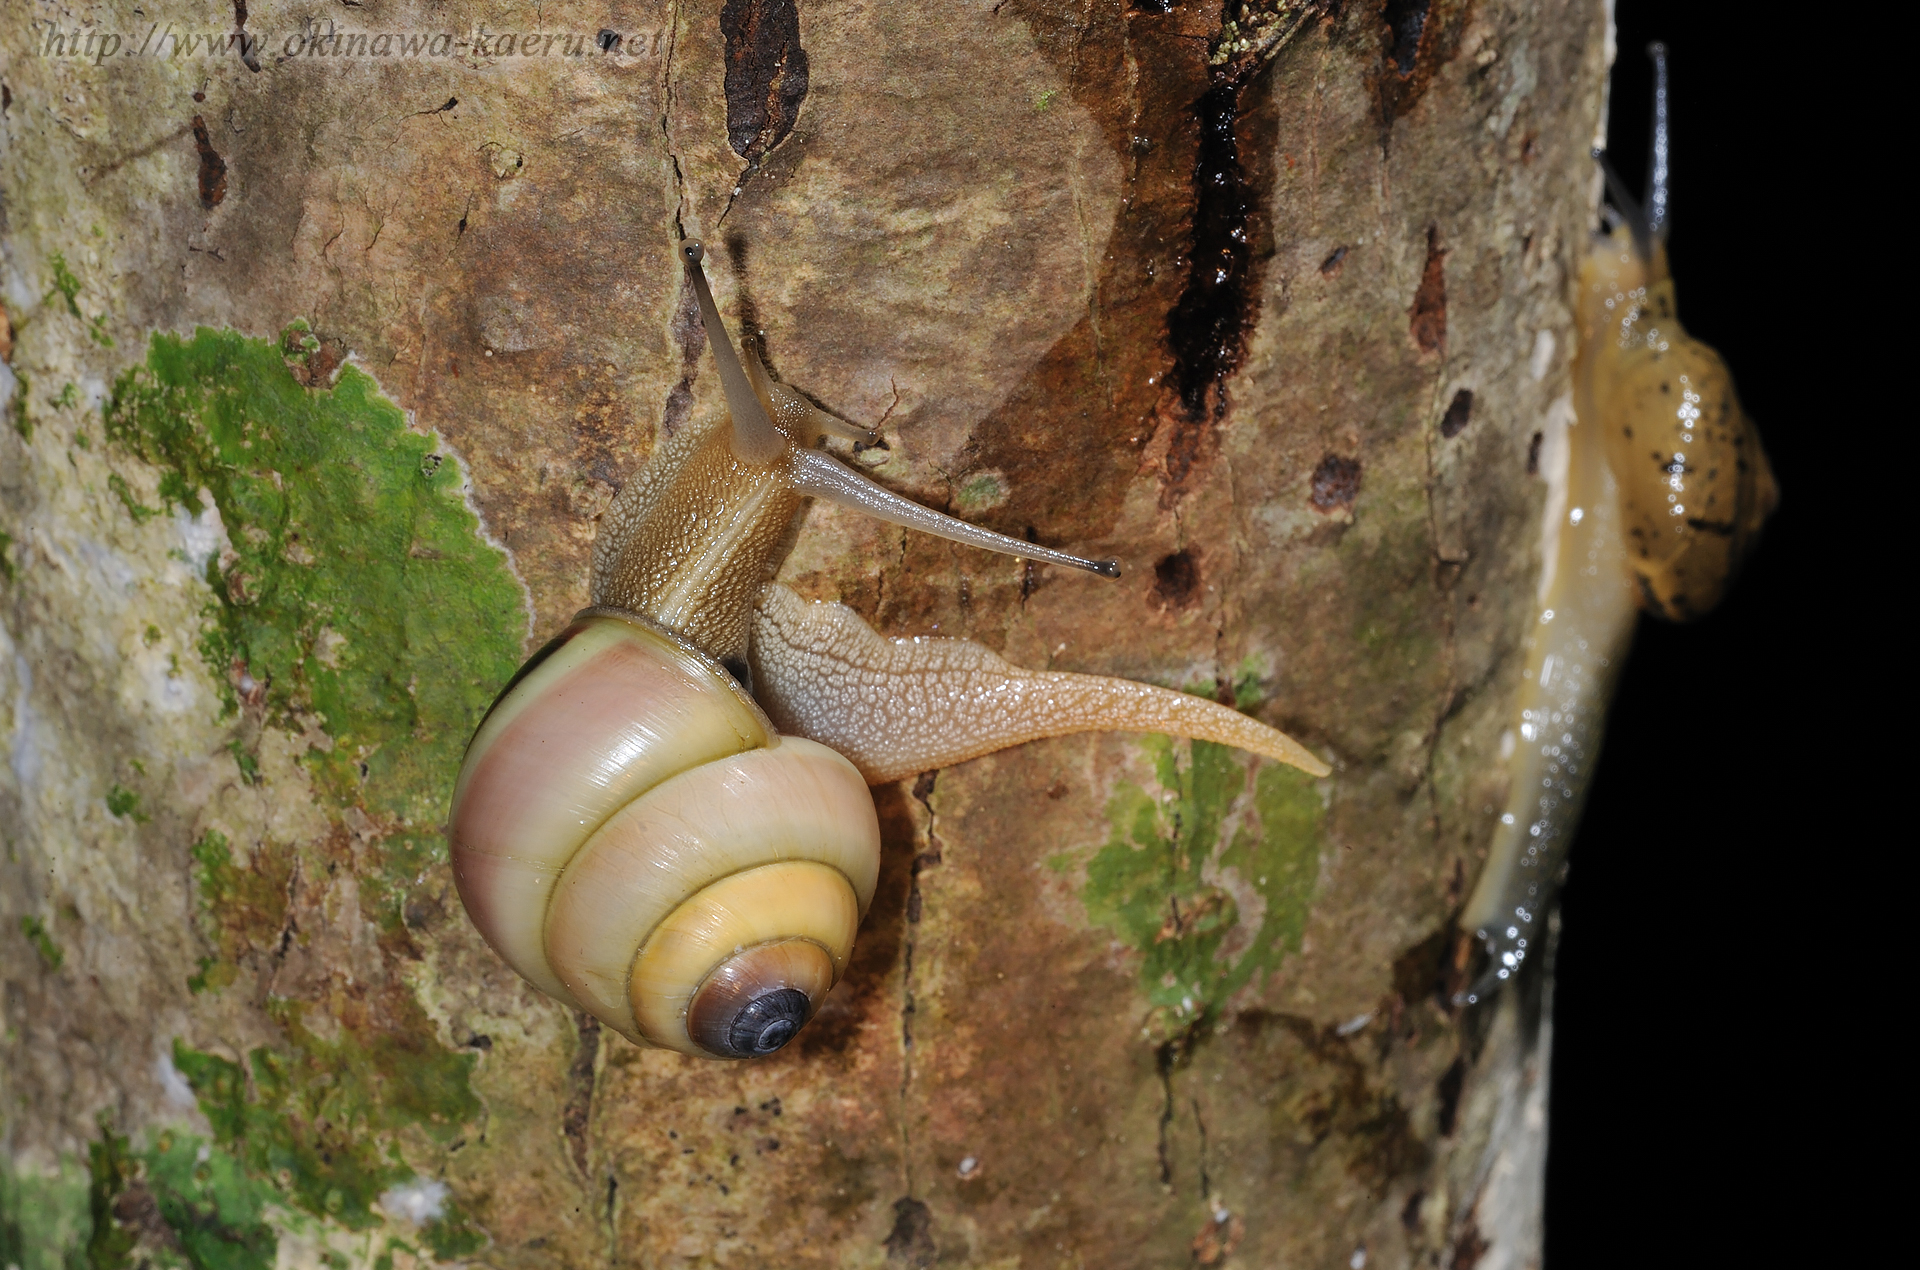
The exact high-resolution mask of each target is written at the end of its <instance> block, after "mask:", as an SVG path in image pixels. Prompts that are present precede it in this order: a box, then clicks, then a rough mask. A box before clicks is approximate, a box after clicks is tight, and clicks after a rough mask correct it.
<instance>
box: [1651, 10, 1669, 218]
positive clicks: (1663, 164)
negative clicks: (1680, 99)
mask: <svg viewBox="0 0 1920 1270" xmlns="http://www.w3.org/2000/svg"><path fill="white" fill-rule="evenodd" d="M1647 56H1648V57H1650V58H1652V59H1653V144H1652V145H1651V146H1650V147H1648V150H1647V233H1648V234H1650V235H1652V236H1653V238H1654V239H1656V240H1663V239H1665V238H1666V236H1667V145H1668V142H1667V46H1666V45H1664V44H1662V43H1660V42H1659V41H1657V40H1656V41H1654V42H1653V43H1652V44H1649V45H1647Z"/></svg>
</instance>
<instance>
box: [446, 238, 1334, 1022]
mask: <svg viewBox="0 0 1920 1270" xmlns="http://www.w3.org/2000/svg"><path fill="white" fill-rule="evenodd" d="M681 254H682V260H683V263H684V264H685V267H686V277H687V283H688V285H689V287H690V288H691V289H692V291H693V293H694V295H695V298H696V300H697V301H698V303H699V306H700V311H701V316H702V320H703V322H704V324H705V326H706V330H707V334H708V339H709V343H710V345H711V347H712V351H713V357H714V361H715V364H716V366H717V367H718V369H719V372H720V381H721V386H722V388H723V390H724V393H725V397H726V402H727V411H726V414H725V416H723V417H721V418H717V419H712V420H708V421H706V424H705V426H698V427H690V428H688V429H685V430H683V432H682V433H681V434H680V435H679V436H677V437H674V438H670V439H669V440H668V441H667V442H665V443H663V444H662V446H661V447H660V448H659V450H658V451H657V452H656V453H655V455H654V456H653V458H652V459H651V460H650V461H649V463H648V464H647V466H646V467H645V469H644V470H643V471H642V472H641V473H639V474H638V475H637V476H636V477H635V478H634V479H633V480H632V481H631V482H629V483H628V485H627V486H626V488H625V489H623V490H622V491H621V493H620V496H619V497H618V498H617V499H616V500H615V501H614V503H613V505H612V506H611V507H610V508H609V509H608V511H607V514H606V518H605V520H604V521H603V523H602V528H601V532H600V537H599V538H598V539H597V540H596V542H595V545H594V562H593V580H592V587H591V596H592V600H593V607H591V608H588V609H586V610H584V611H583V612H581V613H580V614H579V615H578V616H577V617H576V618H575V619H574V621H573V622H572V624H571V625H569V626H568V627H567V629H566V630H565V631H563V632H562V633H561V634H560V635H559V636H557V637H556V638H555V639H553V640H552V641H550V642H549V643H548V644H547V645H546V646H545V647H544V648H542V649H541V650H540V651H539V652H537V653H535V654H534V656H533V657H532V658H531V659H530V660H529V661H528V662H527V664H526V665H525V666H524V667H522V668H521V670H520V671H519V673H518V674H516V675H515V676H514V678H513V679H512V681H510V682H509V683H508V684H507V686H506V687H505V688H504V689H503V690H502V691H501V694H500V696H499V698H498V699H497V700H496V701H495V702H494V705H493V707H492V709H491V710H490V711H489V712H488V714H487V716H486V718H485V719H484V720H483V721H482V722H481V724H480V727H479V729H478V730H477V731H476V732H475V734H474V738H473V741H472V742H471V743H470V744H469V746H468V749H467V756H466V759H465V762H464V763H463V765H462V768H461V772H460V776H459V779H458V781H457V782H456V785H455V789H454V796H453V804H452V808H451V812H450V815H449V820H448V836H449V841H450V845H451V851H452V861H453V869H454V877H455V881H456V884H457V885H458V887H459V891H460V896H461V899H462V901H463V902H464V903H465V905H466V908H467V912H468V914H469V915H470V916H471V918H472V920H473V922H474V925H475V926H476V928H477V929H478V930H479V931H480V933H481V935H482V936H483V937H484V938H485V939H486V940H487V942H488V943H489V944H490V945H492V947H493V948H494V950H495V951H496V952H498V953H499V954H500V956H501V957H502V959H503V960H505V961H506V962H507V963H508V964H509V965H510V966H512V967H513V969H514V970H516V971H517V972H519V974H520V975H521V976H522V977H523V978H525V979H526V980H527V981H528V982H529V983H531V984H532V985H533V986H534V987H536V988H538V989H540V990H541V991H542V992H545V993H546V994H548V995H549V996H552V997H554V998H556V999H558V1000H560V1001H562V1002H565V1003H567V1004H569V1005H573V1006H576V1007H578V1008H580V1009H583V1010H585V1011H587V1012H588V1013H590V1014H592V1015H594V1016H595V1017H596V1018H598V1019H600V1020H601V1021H602V1022H603V1023H605V1024H606V1025H607V1026H609V1027H611V1028H613V1029H614V1030H616V1031H618V1032H620V1033H621V1034H622V1035H625V1036H627V1037H628V1038H630V1039H632V1040H634V1041H636V1042H640V1043H645V1044H651V1045H656V1046H661V1047H664V1048H669V1049H675V1050H679V1051H681V1052H682V1053H686V1054H691V1055H697V1056H702V1057H709V1058H735V1059H737V1058H755V1057H761V1056H764V1055H766V1054H770V1053H773V1052H774V1051H776V1050H778V1049H779V1048H780V1047H781V1046H782V1045H784V1044H785V1043H786V1042H787V1041H788V1040H790V1039H792V1037H793V1036H794V1034H795V1033H796V1032H797V1031H798V1030H799V1028H800V1027H802V1026H803V1025H804V1024H805V1023H806V1021H807V1019H808V1018H810V1017H811V1016H812V1014H813V1013H814V1012H815V1011H816V1010H817V1009H818V1008H819V1005H820V1002H821V1000H822V999H823V998H824V997H825V995H826V993H827V991H828V990H829V989H831V987H832V986H833V984H834V983H835V982H836V981H837V980H838V979H839V977H840V975H841V974H842V973H843V972H844V970H845V968H846V965H847V959H848V956H849V955H850V953H851V950H852V947H853V941H854V935H855V932H856V930H857V929H858V926H859V922H860V919H861V917H862V916H863V915H864V914H865V912H866V910H867V907H868V905H869V904H871V902H872V900H873V893H874V887H875V883H876V880H877V877H878V874H879V863H880V829H879V821H878V817H877V815H876V813H875V810H874V805H873V800H872V797H871V795H870V794H869V793H868V790H867V787H868V785H869V784H878V783H882V782H886V781H891V780H897V779H900V778H901V777H903V776H908V775H912V774H913V773H915V772H919V771H924V770H927V769H929V768H933V767H937V766H942V765H945V764H949V763H955V762H960V761H962V760H964V759H967V758H971V757H974V756H977V755H980V754H985V753H988V752H990V751H993V750H997V749H1002V748H1005V747H1007V746H1010V745H1017V744H1020V743H1021V742H1024V741H1028V740H1033V739H1036V738H1039V737H1044V736H1058V735H1062V734H1065V733H1070V732H1081V731H1089V730H1095V729H1122V730H1151V731H1162V732H1169V733H1172V734H1175V735H1181V736H1190V737H1195V738H1198V739H1205V740H1214V741H1220V742H1223V743H1225V744H1230V745H1238V746H1240V747H1242V748H1245V749H1248V750H1252V751H1254V752H1256V753H1260V754H1265V755H1268V756H1269V757H1272V758H1275V759H1278V760H1279V761H1282V762H1286V763H1291V764H1293V765H1294V766H1297V767H1301V768H1303V769H1305V770H1307V771H1309V772H1312V773H1314V774H1316V775H1326V774H1327V773H1328V769H1327V767H1326V765H1325V764H1323V763H1322V762H1321V761H1320V760H1319V759H1318V758H1316V757H1314V755H1313V754H1312V753H1311V752H1309V751H1308V750H1306V749H1305V748H1304V747H1303V746H1301V745H1300V744H1299V743H1297V742H1296V741H1294V740H1293V739H1292V738H1290V737H1288V736H1286V735H1285V734H1283V733H1281V732H1278V731H1276V730H1274V729H1273V728H1270V727H1267V726H1266V725H1265V724H1262V723H1260V722H1258V721H1257V720H1254V719H1251V718H1249V717H1247V716H1245V715H1242V714H1240V713H1238V712H1237V711H1235V710H1232V709H1229V708H1227V707H1225V706H1222V705H1218V704H1216V703H1214V702H1211V701H1207V700H1205V699H1203V698H1199V697H1194V696H1189V695H1187V694H1184V693H1178V692H1172V691H1169V690H1167V689H1164V688H1157V687H1154V686H1152V685H1150V684H1139V683H1133V682H1130V681H1127V680H1121V679H1108V678H1103V677H1100V676H1093V675H1076V674H1065V673H1057V672H1038V671H1027V670H1022V669H1020V668H1018V667H1014V666H1011V665H1009V664H1008V663H1006V662H1005V661H1003V660H1001V659H1000V658H999V657H997V656H995V655H994V654H993V653H991V652H990V651H988V650H987V649H985V648H982V647H980V646H979V645H977V644H974V643H972V642H970V641H967V640H960V639H925V638H922V639H912V640H888V639H884V638H882V637H881V636H879V635H877V634H875V633H874V632H873V630H872V629H871V628H869V627H868V626H867V625H866V623H865V622H864V621H862V620H861V619H860V617H859V616H858V615H857V614H855V613H854V612H853V611H852V610H851V609H848V608H846V607H844V606H842V605H837V604H813V605H809V604H807V603H805V602H803V601H802V600H800V598H799V597H798V596H796V595H794V594H793V593H792V592H791V591H789V590H787V589H786V588H784V587H781V586H778V585H775V584H773V583H772V582H771V578H772V577H773V575H774V573H775V571H776V570H777V568H778V566H779V563H780V559H781V557H782V556H783V555H784V553H785V551H786V549H787V547H788V545H789V544H790V542H791V539H792V531H793V526H794V521H795V517H796V515H797V514H798V512H799V511H800V509H801V507H802V505H803V503H804V500H805V499H806V498H808V497H814V498H824V499H828V500H830V501H833V502H835V503H838V504H840V505H842V506H846V507H850V508H854V509H857V510H860V511H862V512H865V513H868V514H871V515H874V516H878V517H880V518H881V519H884V520H888V521H890V522H892V523H895V524H899V525H903V526H906V527H909V528H914V529H919V530H923V531H925V532H930V533H935V534H939V535H941V536H943V537H947V538H950V539H953V540H954V541H958V542H962V543H966V544H969V545H972V546H978V547H984V548H987V549H989V550H994V551H1000V552H1004V553H1007V554H1010V555H1016V556H1021V557H1024V558H1027V559H1030V560H1034V561H1037V562H1043V563H1053V564H1062V565H1067V566H1070V567H1073V568H1077V569H1082V570H1085V571H1088V572H1092V573H1096V574H1100V575H1103V576H1108V577H1112V576H1116V575H1117V574H1118V566H1117V565H1116V564H1115V563H1114V562H1112V561H1099V560H1089V559H1084V558H1081V557H1077V556H1071V555H1068V554H1066V553H1063V552H1058V551H1053V550H1051V549H1048V548H1044V547H1038V546H1035V545H1034V544H1031V543H1026V542H1022V541H1020V540H1018V539H1012V538H1007V537H1005V536H1003V535H1000V534H995V533H992V532H991V531H989V530H985V529H981V528H979V527H978V526H974V525H969V524H967V523H965V522H963V521H959V520H955V519H953V518H951V517H948V516H945V515H943V514H942V513H939V512H935V511H933V510H931V509H929V508H925V507H921V506H920V505H918V504H916V503H913V502H911V501H909V500H907V499H904V498H902V497H900V496H899V495H897V494H894V493H892V492H890V491H888V490H886V489H885V488H883V487H881V486H879V485H877V484H874V483H873V482H872V481H870V480H868V479H867V478H866V477H864V476H861V475H860V474H858V473H856V472H854V471H853V470H852V469H850V468H847V467H846V466H844V465H843V464H841V463H840V462H839V461H837V460H836V459H834V458H833V457H832V456H831V455H830V454H828V453H826V452H825V451H823V450H820V449H817V448H816V447H817V446H818V444H819V443H820V442H821V440H822V439H823V438H824V437H827V436H841V437H851V438H863V437H868V436H870V434H869V433H868V432H867V431H866V430H865V429H860V428H857V427H855V426H854V425H851V424H848V423H846V422H844V421H842V420H839V419H836V418H834V417H833V416H831V415H828V414H826V413H825V412H823V411H821V410H819V409H818V408H817V407H815V406H813V405H812V404H811V403H810V402H808V401H807V400H806V399H805V398H804V397H802V396H801V395H800V394H799V393H797V392H795V391H794V390H792V389H791V388H789V387H787V386H786V385H784V384H780V383H777V382H775V381H773V380H772V379H771V378H770V377H769V376H767V374H766V372H765V371H764V369H763V368H762V367H761V366H760V364H759V361H758V360H757V358H755V357H754V356H752V354H751V353H749V355H748V356H747V357H745V358H744V359H743V358H742V357H741V356H740V355H739V354H738V353H736V352H735V350H734V348H733V347H732V345H731V343H730V342H729V341H728V339H727V337H726V334H725V328H724V327H723V326H722V324H721V321H720V316H719V311H718V308H717V307H716V305H715V303H714V300H713V296H712V293H711V291H710V290H709V288H708V285H707V281H706V276H705V273H704V272H703V270H702V268H701V260H702V256H703V252H702V250H701V247H700V245H699V244H698V243H696V242H691V241H689V242H686V243H683V244H682V245H681ZM770 716H771V717H770ZM776 725H777V726H776Z"/></svg>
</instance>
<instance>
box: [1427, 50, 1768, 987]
mask: <svg viewBox="0 0 1920 1270" xmlns="http://www.w3.org/2000/svg"><path fill="white" fill-rule="evenodd" d="M1650 52H1651V54H1652V56H1653V58H1654V62H1655V66H1656V68H1657V76H1656V89H1655V99H1654V138H1653V161H1652V164H1651V167H1652V173H1651V176H1650V179H1649V181H1648V190H1647V202H1646V206H1645V207H1644V208H1643V207H1642V206H1641V205H1640V203H1639V201H1638V200H1635V199H1634V198H1633V197H1632V196H1631V195H1629V194H1628V193H1627V192H1626V190H1625V189H1624V188H1623V187H1622V186H1621V183H1620V181H1619V178H1618V176H1617V175H1615V174H1614V172H1613V171H1612V169H1611V168H1607V169H1606V175H1607V181H1608V185H1609V187H1610V190H1611V192H1612V196H1613V199H1614V201H1615V202H1616V203H1617V204H1618V205H1619V209H1620V214H1621V222H1620V223H1619V224H1618V225H1616V226H1615V228H1614V229H1613V230H1612V231H1611V232H1609V233H1606V234H1602V235H1600V236H1599V237H1598V238H1596V240H1595V242H1594V244H1593V246H1592V249H1591V250H1590V251H1589V252H1588V254H1587V256H1586V258H1585V259H1584V260H1583V261H1582V262H1581V265H1580V271H1579V274H1578V278H1577V281H1576V284H1575V286H1576V293H1575V304H1574V319H1575V324H1576V326H1577V328H1578V331H1577V334H1578V345H1577V352H1576V355H1575V358H1574V367H1573V381H1574V392H1573V418H1572V420H1570V421H1568V426H1567V432H1566V437H1565V442H1566V443H1565V445H1564V447H1558V446H1557V447H1556V453H1557V457H1558V459H1559V460H1561V462H1554V463H1550V464H1549V463H1543V468H1547V469H1549V470H1547V471H1546V475H1547V476H1548V479H1549V481H1550V482H1551V492H1550V493H1549V496H1548V500H1547V508H1546V523H1545V532H1544V534H1543V535H1542V537H1543V546H1544V549H1545V550H1544V554H1545V560H1544V569H1543V573H1542V577H1541V582H1540V599H1539V604H1538V605H1537V606H1536V609H1535V615H1534V621H1533V625H1532V628H1531V629H1530V630H1529V631H1528V634H1527V665H1526V669H1525V671H1524V672H1523V673H1524V675H1525V680H1524V682H1523V684H1522V687H1521V693H1520V710H1519V718H1518V720H1517V721H1516V724H1515V727H1514V737H1513V744H1514V751H1513V762H1512V766H1511V769H1510V776H1511V780H1512V784H1511V792H1510V794H1509V796H1508V802H1507V805H1506V807H1505V808H1504V809H1503V810H1502V812H1501V815H1500V820H1499V823H1497V824H1496V825H1495V826H1494V830H1493V836H1492V841H1491V843H1490V844H1489V848H1488V853H1487V863H1486V866H1485V868H1484V869H1483V871H1482V872H1481V875H1480V880H1479V882H1478V884H1477V885H1476V886H1475V887H1474V891H1473V894H1472V896H1471V897H1470V898H1469V899H1468V901H1467V905H1466V908H1465V910H1464V911H1463V912H1462V914H1461V917H1460V926H1461V928H1462V929H1463V930H1466V931H1471V932H1474V933H1475V934H1476V935H1477V936H1478V937H1479V939H1480V940H1481V942H1482V945H1483V946H1484V948H1485V950H1486V952H1487V953H1488V955H1489V958H1490V964H1489V966H1488V968H1487V970H1486V971H1485V973H1484V974H1483V975H1482V976H1481V977H1480V979H1479V981H1478V982H1476V983H1475V985H1474V986H1473V988H1471V989H1470V990H1469V991H1468V992H1466V993H1464V994H1463V996H1464V997H1465V998H1466V999H1468V1000H1473V999H1477V998H1478V997H1481V996H1484V995H1485V994H1486V993H1487V992H1489V991H1491V990H1492V989H1493V988H1494V987H1496V986H1497V985H1498V984H1500V983H1502V982H1504V981H1506V980H1507V979H1509V978H1511V977H1512V976H1513V974H1514V973H1515V972H1517V971H1518V969H1519V968H1520V966H1521V964H1522V963H1523V962H1524V961H1525V960H1526V959H1527V956H1528V954H1529V952H1530V951H1531V949H1532V948H1533V947H1534V946H1536V945H1537V943H1538V938H1539V932H1540V930H1541V929H1542V918H1543V917H1544V916H1545V909H1546V906H1547V904H1548V903H1549V902H1550V900H1551V899H1552V892H1553V888H1554V887H1555V886H1556V885H1557V884H1558V881H1559V875H1560V872H1561V870H1562V868H1563V867H1564V866H1565V864H1566V859H1567V851H1568V849H1569V848H1570V847H1571V846H1572V842H1573V833H1574V830H1575V828H1576V827H1577V826H1578V824H1579V818H1580V812H1581V808H1582V805H1583V804H1584V802H1585V800H1586V793H1587V788H1588V784H1589V782H1590V781H1591V780H1592V777H1593V772H1594V767H1595V764H1596V762H1597V760H1598V758H1599V752H1600V737H1601V730H1602V726H1603V725H1604V723H1605V721H1606V709H1607V702H1608V699H1609V698H1610V697H1611V696H1612V692H1613V683H1614V678H1615V676H1616V675H1617V673H1618V670H1619V667H1620V663H1621V660H1622V658H1623V657H1624V656H1625V654H1626V651H1627V646H1628V643H1629V642H1630V640H1631V638H1632V635H1633V627H1634V623H1635V621H1636V619H1637V617H1638V614H1639V611H1640V610H1641V609H1645V610H1647V611H1648V612H1650V613H1652V614H1653V615H1654V616H1656V617H1662V618H1666V619H1669V620H1673V621H1686V620H1690V619H1692V618H1695V617H1698V616H1700V615H1701V614H1703V613H1705V612H1706V611H1707V610H1708V609H1710V608H1712V607H1713V606H1714V605H1715V604H1716V603H1718V602H1719V600H1720V597H1721V596H1722V595H1723V594H1724V593H1725V591H1726V588H1727V586H1728V584H1729V583H1731V582H1732V580H1733V577H1734V575H1735V573H1736V572H1737V571H1738V569H1739V566H1740V563H1741V561H1742V559H1743V558H1744V556H1745V555H1746V553H1747V552H1748V551H1749V550H1750V549H1751V547H1752V546H1753V544H1754V543H1755V541H1756V540H1757V539H1758V537H1759V533H1760V528H1761V525H1762V524H1763V523H1764V522H1765V520H1766V518H1767V516H1768V515H1769V513H1771V512H1772V510H1773V506H1774V504H1775V502H1776V501H1777V498H1778V495H1777V492H1776V489H1775V486H1774V483H1773V473H1772V471H1771V470H1770V469H1769V468H1768V466H1767V458H1766V455H1765V453H1764V452H1763V451H1762V450H1761V448H1760V439H1759V435H1758V433H1757V432H1756V431H1755V429H1754V427H1753V424H1752V421H1751V420H1749V419H1748V418H1747V416H1746V414H1745V412H1744V411H1742V409H1741V408H1740V402H1739V398H1738V397H1737V396H1736V395H1735V393H1734V388H1733V378H1732V376H1731V374H1729V373H1728V371H1727V368H1726V363H1725V362H1724V361H1722V360H1721V357H1720V355H1719V354H1718V353H1716V352H1715V351H1714V350H1713V349H1711V348H1709V347H1707V346H1706V345H1705V344H1702V343H1701V342H1700V341H1698V340H1696V339H1694V338H1693V337H1692V336H1690V335H1688V334H1687V332H1686V330H1685V329H1684V328H1683V327H1682V326H1681V325H1680V321H1679V317H1678V315H1677V310H1676V307H1675V303H1674V287H1673V278H1672V275H1671V274H1670V273H1669V272H1668V268H1667V252H1666V242H1665V238H1666V207H1667V188H1666V184H1667V176H1666V155H1667V87H1666V60H1665V51H1664V49H1662V48H1661V47H1660V46H1659V45H1655V46H1653V48H1652V49H1651V50H1650ZM1596 157H1602V158H1603V156H1599V155H1598V154H1596Z"/></svg>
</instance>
